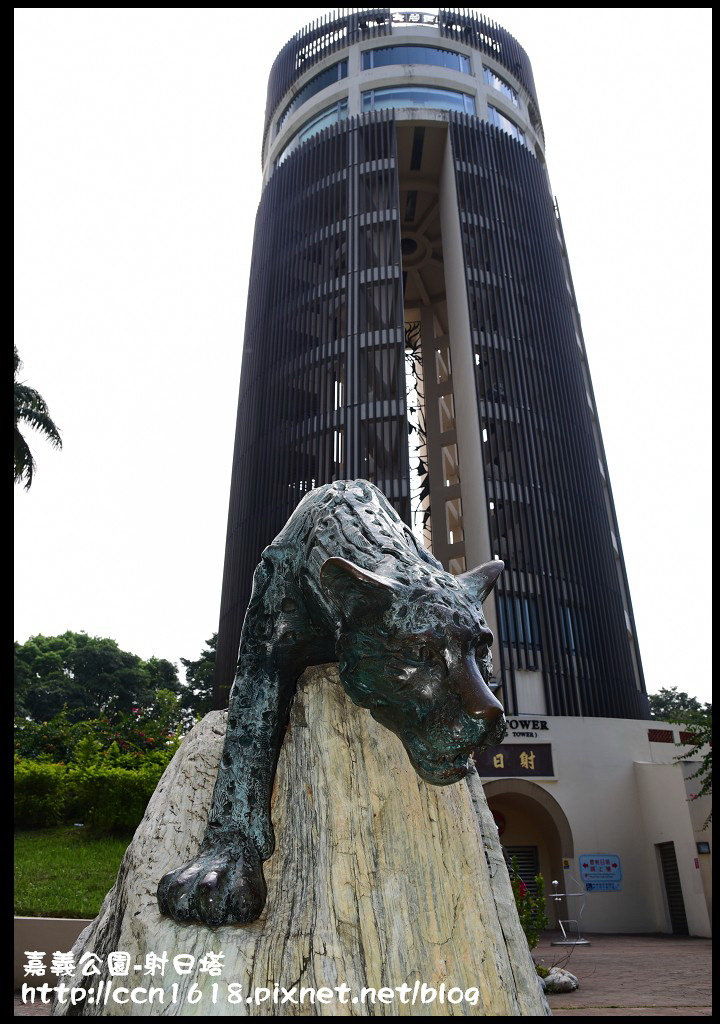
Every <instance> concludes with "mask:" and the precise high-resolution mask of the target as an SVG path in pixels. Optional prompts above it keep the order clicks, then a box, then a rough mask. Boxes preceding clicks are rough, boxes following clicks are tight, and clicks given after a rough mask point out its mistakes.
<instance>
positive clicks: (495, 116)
mask: <svg viewBox="0 0 720 1024" xmlns="http://www.w3.org/2000/svg"><path fill="white" fill-rule="evenodd" d="M488 115H489V116H488V120H489V121H490V124H494V125H495V127H496V128H501V129H502V131H504V132H507V133H508V135H512V137H513V138H514V139H517V140H518V142H522V144H523V145H525V132H524V131H523V130H522V128H518V126H517V125H516V124H515V122H514V121H511V120H510V118H509V117H505V115H504V114H501V113H500V111H499V110H497V109H496V108H495V107H492V106H490V104H489V103H488Z"/></svg>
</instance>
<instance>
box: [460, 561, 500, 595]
mask: <svg viewBox="0 0 720 1024" xmlns="http://www.w3.org/2000/svg"><path fill="white" fill-rule="evenodd" d="M504 568H505V563H504V562H501V561H494V562H485V564H484V565H479V566H478V567H477V568H476V569H471V570H470V571H469V572H463V573H461V574H460V575H459V576H456V577H455V578H456V579H457V580H458V582H459V583H462V584H463V586H464V587H465V588H466V589H467V590H469V591H470V593H471V594H472V596H473V597H474V598H475V600H476V601H477V602H478V604H483V602H484V601H485V598H486V597H487V596H488V594H489V593H490V591H491V590H492V588H493V587H494V586H495V584H496V583H497V579H498V576H499V575H500V573H501V572H502V571H503V569H504Z"/></svg>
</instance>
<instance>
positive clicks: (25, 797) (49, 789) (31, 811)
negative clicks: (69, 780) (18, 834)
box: [15, 760, 67, 828]
mask: <svg viewBox="0 0 720 1024" xmlns="http://www.w3.org/2000/svg"><path fill="white" fill-rule="evenodd" d="M66 774H67V773H66V770H65V766H64V765H61V764H46V763H43V762H38V761H24V760H17V761H16V763H15V824H16V825H17V826H18V827H19V828H49V827H50V826H51V825H56V824H57V823H58V822H60V821H62V820H63V818H64V816H65V812H66V804H67V799H66Z"/></svg>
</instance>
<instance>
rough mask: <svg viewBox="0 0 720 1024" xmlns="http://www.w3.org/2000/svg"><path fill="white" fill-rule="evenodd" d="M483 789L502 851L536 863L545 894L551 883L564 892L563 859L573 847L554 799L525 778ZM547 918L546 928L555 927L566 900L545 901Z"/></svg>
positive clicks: (501, 781) (499, 781)
mask: <svg viewBox="0 0 720 1024" xmlns="http://www.w3.org/2000/svg"><path fill="white" fill-rule="evenodd" d="M483 788H484V790H485V796H486V797H487V802H488V807H489V808H490V810H491V811H492V813H493V816H494V817H495V822H496V824H497V825H498V833H499V837H500V844H501V846H502V847H503V849H504V850H506V851H508V852H516V853H517V856H518V861H519V862H520V861H521V860H524V863H525V865H527V866H529V865H531V864H533V863H536V864H537V870H538V871H539V873H540V874H541V875H542V876H543V879H544V882H545V893H546V895H547V894H548V893H550V892H552V882H553V880H557V882H558V890H559V892H564V891H565V879H564V875H565V872H564V870H563V859H564V858H568V859H569V858H571V857H573V856H574V850H575V848H574V844H573V837H572V831H571V829H570V823H569V822H568V820H567V817H566V816H565V812H564V811H563V809H562V807H561V806H560V804H559V803H558V802H557V800H555V798H554V797H552V796H551V795H550V794H549V793H548V792H547V790H545V789H543V788H542V786H539V785H538V784H537V783H536V782H529V781H528V780H526V779H495V780H493V781H492V782H488V783H486V784H485V786H484V787H483ZM558 911H559V913H558ZM547 915H548V918H549V920H550V927H551V928H557V927H558V923H557V919H558V916H559V917H562V918H567V917H568V913H567V909H566V901H565V900H563V902H562V903H560V904H557V903H555V902H554V901H553V900H548V904H547Z"/></svg>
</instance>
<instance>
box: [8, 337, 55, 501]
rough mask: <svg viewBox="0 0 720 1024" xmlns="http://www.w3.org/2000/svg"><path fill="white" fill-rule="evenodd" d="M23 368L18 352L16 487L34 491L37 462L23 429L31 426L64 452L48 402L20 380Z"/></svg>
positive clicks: (16, 380)
mask: <svg viewBox="0 0 720 1024" xmlns="http://www.w3.org/2000/svg"><path fill="white" fill-rule="evenodd" d="M21 368H22V361H21V359H20V356H19V355H18V350H17V348H15V357H14V377H15V380H14V387H13V390H14V405H15V435H14V449H13V461H14V478H15V483H16V484H19V483H22V482H23V481H24V482H25V490H26V491H27V490H29V489H30V485H31V484H32V482H33V474H34V473H35V459H34V458H33V455H32V452H31V451H30V446H29V445H28V443H27V441H26V440H25V438H24V437H23V435H22V433H21V432H20V425H27V426H29V427H32V428H33V430H37V431H39V433H41V434H43V435H44V436H45V437H46V439H47V440H48V441H49V442H50V444H51V445H52V446H53V448H62V438H61V437H60V431H59V430H58V428H57V427H56V426H55V424H54V423H53V421H52V419H51V418H50V413H49V411H48V407H47V405H46V403H45V399H44V398H43V397H42V395H41V394H40V393H39V392H37V391H36V390H35V389H34V388H30V387H28V386H27V384H25V383H24V382H23V381H20V380H18V373H19V371H20V369H21Z"/></svg>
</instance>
